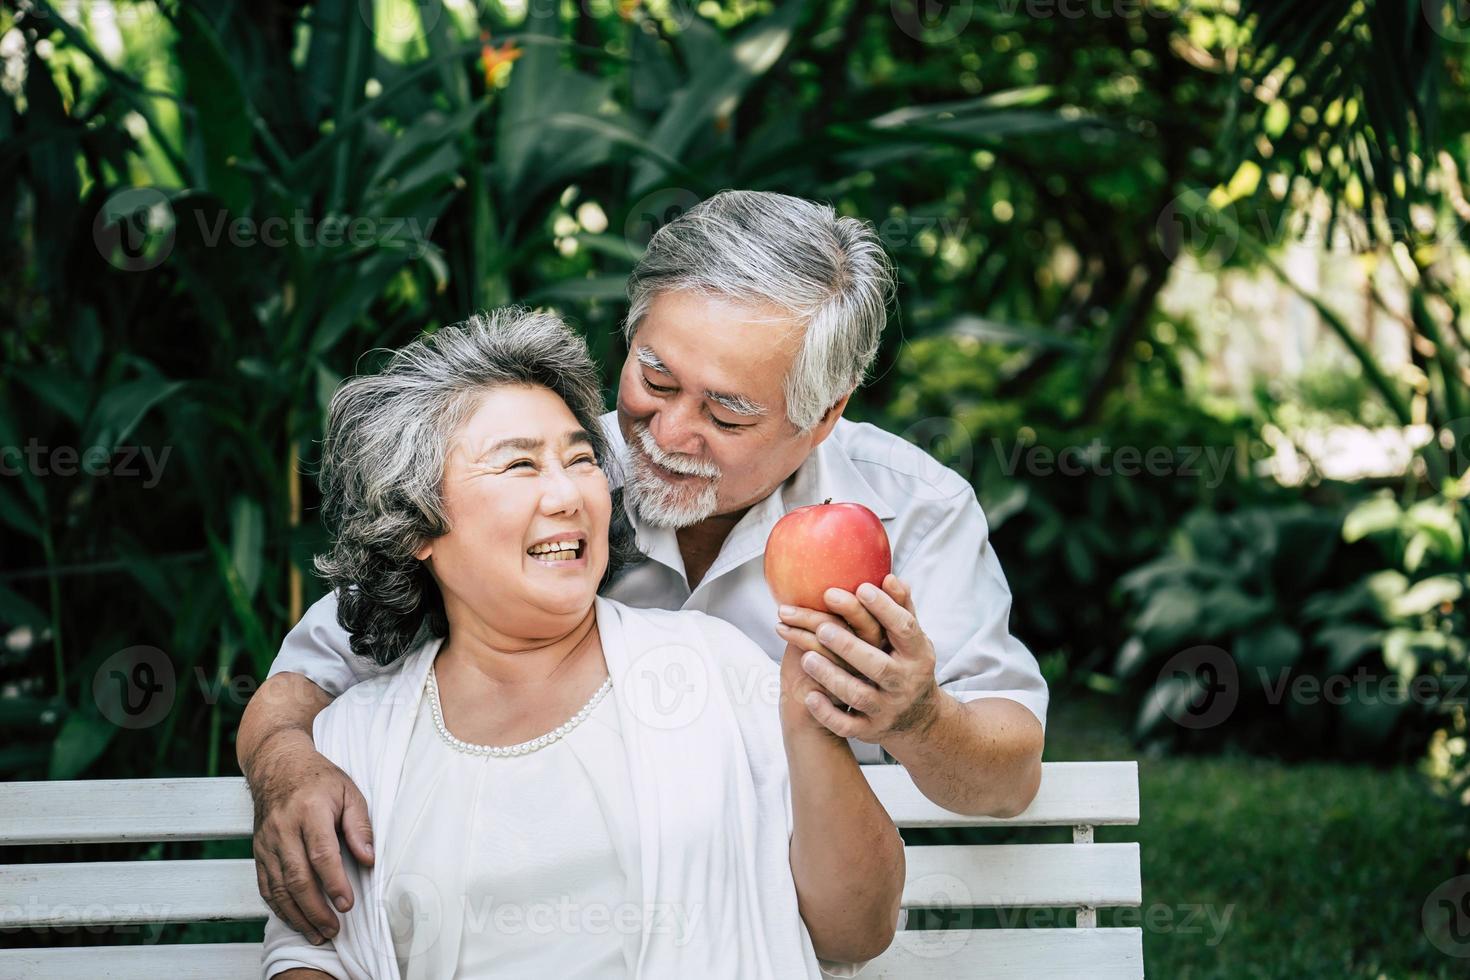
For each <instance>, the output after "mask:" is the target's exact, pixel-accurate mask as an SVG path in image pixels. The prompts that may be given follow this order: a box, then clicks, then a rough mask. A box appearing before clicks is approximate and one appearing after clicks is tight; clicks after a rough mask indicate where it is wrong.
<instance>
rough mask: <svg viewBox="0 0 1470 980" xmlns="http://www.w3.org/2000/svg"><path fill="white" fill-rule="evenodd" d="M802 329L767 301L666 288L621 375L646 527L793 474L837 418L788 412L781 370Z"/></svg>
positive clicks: (686, 522) (621, 404)
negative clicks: (810, 424)
mask: <svg viewBox="0 0 1470 980" xmlns="http://www.w3.org/2000/svg"><path fill="white" fill-rule="evenodd" d="M803 333H804V328H803V327H802V326H801V325H800V324H799V323H797V322H795V321H794V320H793V319H792V318H791V317H790V315H788V314H786V313H785V312H783V311H781V310H778V309H775V308H773V307H769V306H766V305H764V304H752V303H737V302H734V301H732V300H730V299H727V298H724V297H721V296H718V295H713V294H708V293H701V292H672V293H662V294H660V295H659V296H657V297H655V299H654V300H653V302H652V303H651V304H650V306H649V309H648V313H647V315H645V316H644V318H643V322H642V323H641V324H640V325H639V327H638V332H637V333H636V334H635V335H634V337H633V342H632V345H631V347H632V349H631V350H630V351H629V353H628V359H627V361H626V362H625V363H624V364H623V372H622V375H621V377H620V378H619V379H618V425H619V427H620V428H621V429H622V432H623V438H624V439H625V440H627V443H628V462H629V473H628V481H627V487H626V491H625V493H626V495H627V499H628V502H629V504H630V505H631V506H632V507H633V508H634V509H635V510H636V511H637V512H638V514H639V516H640V517H642V518H643V519H644V520H645V521H648V522H649V523H650V524H654V525H658V526H662V527H675V528H678V527H688V526H690V525H693V524H698V523H699V522H700V521H703V520H704V519H705V518H708V517H712V516H714V515H717V514H730V513H734V512H738V511H743V510H744V509H746V508H747V507H749V506H750V505H752V504H754V503H756V502H758V501H760V500H762V499H764V498H765V497H766V496H768V495H769V494H770V493H771V491H772V490H774V489H775V488H776V487H778V486H779V485H780V484H781V483H782V482H784V481H785V480H786V478H787V477H789V476H790V475H791V474H792V473H794V472H795V471H796V469H797V467H799V466H800V465H801V464H802V463H803V462H804V461H805V460H806V458H807V455H808V454H810V452H811V451H812V449H814V448H815V447H816V445H817V444H818V443H819V442H821V441H822V439H823V438H825V437H826V435H827V433H829V432H830V431H831V427H832V425H833V424H835V421H836V413H834V414H833V416H832V418H830V419H828V420H824V422H823V423H822V424H820V425H818V426H817V427H816V428H815V429H813V430H812V431H810V432H806V433H801V432H798V431H797V430H796V428H795V427H794V426H793V425H792V424H791V423H790V421H788V420H787V418H786V397H785V393H784V390H783V385H784V383H785V379H786V375H787V373H788V372H789V371H790V370H791V365H792V363H793V362H794V361H795V359H796V354H797V352H798V351H799V349H800V346H801V340H802V336H803Z"/></svg>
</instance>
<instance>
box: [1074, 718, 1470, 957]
mask: <svg viewBox="0 0 1470 980" xmlns="http://www.w3.org/2000/svg"><path fill="white" fill-rule="evenodd" d="M1127 724H1128V718H1127V716H1126V715H1123V714H1120V713H1119V712H1118V710H1117V709H1116V708H1115V707H1114V706H1113V704H1112V703H1111V702H1108V701H1102V700H1099V699H1098V698H1097V697H1096V696H1087V697H1083V698H1080V699H1079V698H1071V699H1069V698H1066V697H1057V698H1054V699H1053V701H1052V707H1051V712H1050V716H1049V721H1048V726H1047V727H1048V732H1047V751H1046V758H1047V760H1048V761H1063V760H1092V759H1132V758H1138V755H1139V753H1138V750H1137V749H1136V748H1135V747H1134V746H1133V745H1132V744H1131V743H1130V741H1129V740H1128V738H1127V736H1126V734H1124V733H1125V732H1126V730H1127ZM1138 768H1139V789H1140V794H1141V799H1140V803H1141V821H1140V825H1139V826H1138V827H1107V828H1100V829H1099V830H1098V834H1097V838H1098V840H1099V841H1135V840H1136V841H1138V842H1139V843H1140V845H1141V848H1142V854H1143V902H1144V907H1143V910H1142V911H1143V921H1141V922H1140V921H1139V916H1138V915H1137V914H1134V918H1133V921H1130V922H1119V923H1117V924H1126V925H1143V927H1144V958H1145V962H1146V967H1147V972H1148V975H1149V977H1151V978H1159V980H1256V978H1273V980H1274V978H1282V980H1287V978H1290V980H1301V978H1316V977H1322V978H1333V980H1337V978H1349V977H1352V978H1357V977H1362V978H1370V980H1401V978H1449V977H1457V978H1459V977H1465V976H1470V959H1463V958H1460V959H1457V958H1454V957H1451V956H1449V955H1447V954H1445V953H1443V952H1441V951H1439V950H1438V949H1436V948H1435V947H1434V945H1433V944H1431V942H1430V941H1429V939H1428V938H1427V937H1426V935H1425V933H1424V930H1423V927H1422V925H1421V915H1422V910H1423V906H1424V903H1425V900H1426V899H1427V898H1428V896H1429V894H1430V892H1432V891H1433V890H1434V889H1435V887H1436V886H1437V885H1439V884H1440V883H1441V882H1443V881H1445V880H1446V879H1448V878H1452V877H1454V876H1455V875H1456V874H1462V873H1465V872H1466V871H1467V870H1470V869H1466V868H1465V867H1463V866H1461V867H1459V868H1458V869H1457V867H1456V858H1457V856H1458V855H1462V854H1464V853H1465V849H1466V846H1467V842H1466V841H1465V840H1464V839H1463V837H1462V836H1461V835H1460V834H1458V833H1457V827H1459V826H1460V825H1459V824H1457V822H1456V819H1455V815H1454V814H1453V813H1452V812H1450V811H1449V809H1448V808H1447V807H1446V806H1445V805H1444V804H1443V803H1441V802H1440V801H1439V800H1438V799H1436V798H1435V797H1434V796H1433V795H1432V794H1431V793H1430V791H1429V789H1428V787H1427V786H1426V784H1425V782H1424V781H1423V780H1422V779H1421V778H1420V777H1419V776H1418V775H1417V774H1416V773H1415V772H1414V771H1413V770H1412V769H1409V768H1398V769H1380V768H1373V767H1369V766H1360V765H1347V764H1337V763H1312V764H1294V765H1288V764H1284V763H1280V762H1275V761H1271V760H1266V759H1259V758H1247V757H1228V756H1227V757H1213V758H1211V757H1197V756H1196V757H1187V756H1181V757H1164V758H1141V759H1139V766H1138ZM1208 913H1213V916H1214V918H1213V920H1212V919H1211V918H1210V915H1209V914H1208ZM1227 914H1228V916H1229V918H1228V920H1227V919H1226V918H1225V916H1226V915H1227ZM1150 916H1152V917H1153V918H1152V919H1151V920H1150V918H1149V917H1150ZM1099 919H1100V924H1102V925H1107V924H1110V923H1109V918H1108V914H1107V913H1103V914H1101V915H1100V916H1099ZM1191 920H1192V921H1191ZM1151 923H1152V924H1151ZM1222 925H1223V928H1222ZM1190 927H1192V928H1190Z"/></svg>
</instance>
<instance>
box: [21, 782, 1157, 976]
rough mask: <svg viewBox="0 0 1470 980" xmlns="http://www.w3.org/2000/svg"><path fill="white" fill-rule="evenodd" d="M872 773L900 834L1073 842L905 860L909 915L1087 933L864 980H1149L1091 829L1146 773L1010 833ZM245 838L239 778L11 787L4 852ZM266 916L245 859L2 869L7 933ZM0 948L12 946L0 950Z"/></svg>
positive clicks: (139, 957)
mask: <svg viewBox="0 0 1470 980" xmlns="http://www.w3.org/2000/svg"><path fill="white" fill-rule="evenodd" d="M866 772H867V775H868V780H869V782H870V783H871V784H872V785H873V788H874V789H875V790H876V792H877V794H878V796H879V798H880V799H881V800H882V801H883V804H884V805H885V806H886V807H887V808H888V812H889V813H890V814H892V816H893V818H894V822H895V823H897V824H898V826H899V827H900V828H938V827H1003V826H1060V827H1071V828H1072V843H1070V844H1068V843H1054V844H970V845H963V846H958V845H933V846H910V847H908V848H907V849H906V856H907V859H908V880H907V883H906V885H905V887H904V895H903V904H904V906H905V907H907V908H910V909H970V908H998V909H1012V910H1015V909H1052V910H1061V909H1076V910H1077V912H1076V922H1077V927H1076V928H1060V927H1056V928H994V929H946V930H938V931H936V930H911V931H905V932H901V933H900V934H899V936H898V938H897V940H895V942H894V944H893V946H892V947H891V948H890V949H889V951H888V952H887V953H885V954H884V955H883V957H882V958H881V959H879V960H877V961H876V962H874V963H873V964H871V965H870V966H869V967H868V968H867V969H866V970H864V971H863V974H862V975H863V977H864V978H871V980H948V978H954V980H959V978H965V980H1002V978H1004V980H1038V978H1045V980H1064V978H1076V980H1139V978H1141V977H1143V935H1142V930H1141V929H1139V928H1117V929H1109V928H1098V927H1097V911H1096V910H1097V909H1098V908H1100V907H1103V908H1107V907H1112V908H1136V907H1138V906H1139V905H1141V903H1142V883H1141V879H1140V871H1139V859H1138V845H1137V844H1132V843H1127V844H1099V843H1095V842H1094V841H1093V828H1094V827H1095V826H1099V825H1105V824H1136V823H1137V822H1138V767H1137V764H1136V763H1133V762H1057V763H1048V764H1046V765H1045V766H1044V771H1043V776H1042V781H1041V790H1040V792H1039V793H1038V794H1037V797H1036V800H1035V801H1034V802H1033V803H1032V804H1031V806H1030V807H1029V808H1028V809H1027V810H1026V812H1025V813H1023V814H1021V815H1020V816H1018V817H1015V818H1012V819H1006V820H1001V819H995V818H989V817H962V816H959V815H957V814H954V813H950V812H949V811H947V810H943V809H941V808H939V807H937V806H935V805H934V804H933V803H930V802H929V801H928V800H927V799H925V798H924V797H923V796H922V795H921V794H920V793H919V792H918V790H917V789H915V787H914V785H913V783H912V781H911V780H910V779H909V778H908V774H907V773H906V772H905V771H904V769H903V768H902V767H900V766H869V767H866ZM250 833H251V808H250V797H249V793H248V791H247V790H246V788H245V783H244V781H243V780H241V779H238V778H218V779H147V780H95V781H76V782H28V783H3V784H0V846H4V845H9V846H15V845H24V844H102V843H113V842H120V841H130V842H156V841H198V840H224V839H231V838H247V837H249V836H250ZM4 860H5V856H4V854H3V852H0V862H3V861H4ZM264 916H265V904H264V903H263V902H262V901H261V899H260V896H259V894H258V893H257V891H256V882H255V872H254V869H253V868H252V867H251V862H250V861H248V860H187V861H111V862H85V863H83V862H75V863H66V864H0V930H14V929H17V928H20V929H35V928H42V927H57V926H61V927H77V926H124V925H127V926H137V925H145V924H157V923H163V922H209V921H249V920H258V919H263V918H264ZM1001 921H1002V922H1003V923H1004V922H1005V921H1007V920H1006V919H1004V918H1002V920H1001ZM1053 921H1054V920H1053ZM11 934H12V935H13V934H14V933H13V932H12V933H11ZM4 935H5V933H4V932H0V937H3V936H4ZM0 945H13V943H8V942H5V941H4V940H3V939H0ZM259 976H260V945H259V944H258V943H217V944H188V945H183V944H175V945H163V944H160V945H137V946H94V947H66V948H49V949H48V948H40V949H3V950H0V980H47V978H63V977H64V978H67V980H76V978H82V977H85V978H87V980H103V978H106V980H158V978H167V980H257V978H258V977H259Z"/></svg>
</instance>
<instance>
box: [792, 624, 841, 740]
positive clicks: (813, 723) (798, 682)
mask: <svg viewBox="0 0 1470 980" xmlns="http://www.w3.org/2000/svg"><path fill="white" fill-rule="evenodd" d="M805 655H806V651H805V650H802V649H801V648H799V647H795V646H792V645H791V644H790V643H788V644H786V653H785V654H784V655H783V656H782V657H781V729H782V731H783V732H784V733H786V735H787V737H788V738H789V737H791V736H792V735H793V734H795V735H825V736H827V737H828V738H833V739H836V738H837V736H835V735H833V734H832V732H831V731H830V730H828V728H827V727H826V726H825V725H823V724H822V723H821V722H820V721H818V720H817V717H816V715H814V714H813V713H812V709H811V707H810V706H809V705H808V703H807V699H808V698H820V699H821V700H822V701H824V702H826V703H827V704H828V705H829V706H830V705H831V704H832V699H831V698H830V697H828V695H827V694H826V692H825V691H823V690H822V685H820V684H818V683H817V682H816V681H815V680H814V679H813V678H812V676H811V674H809V673H807V671H806V669H805V668H803V667H802V665H801V658H802V657H803V656H805ZM837 741H843V739H837Z"/></svg>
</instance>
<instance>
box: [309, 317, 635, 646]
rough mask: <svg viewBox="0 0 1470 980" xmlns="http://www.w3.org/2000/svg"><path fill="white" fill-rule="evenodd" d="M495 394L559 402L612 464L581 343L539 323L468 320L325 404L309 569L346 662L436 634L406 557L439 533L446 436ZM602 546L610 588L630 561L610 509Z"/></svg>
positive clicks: (436, 609) (430, 592)
mask: <svg viewBox="0 0 1470 980" xmlns="http://www.w3.org/2000/svg"><path fill="white" fill-rule="evenodd" d="M504 385H538V386H540V387H543V388H548V389H550V390H551V391H552V392H554V393H555V394H557V395H558V396H560V397H561V399H562V401H564V402H566V404H567V408H569V409H570V410H571V412H572V415H573V416H574V417H575V418H576V420H577V422H578V423H579V424H580V425H581V427H582V428H583V429H585V430H587V433H588V434H589V435H590V437H591V440H592V448H593V451H594V452H595V453H596V455H597V461H598V463H599V464H600V465H601V466H603V467H604V468H606V467H608V466H610V465H615V464H614V461H613V460H612V459H611V457H610V455H609V450H608V445H607V440H606V437H605V435H604V433H603V430H602V426H601V424H600V423H599V421H598V417H599V416H600V415H601V414H602V410H603V401H602V390H601V386H600V384H599V381H598V372H597V366H596V365H595V364H594V363H593V360H592V355H591V354H590V353H589V352H588V350H587V344H586V341H584V340H583V339H582V338H581V337H580V336H578V335H577V334H576V333H575V332H574V331H573V330H572V329H571V328H570V327H568V326H567V325H566V324H565V323H563V322H562V321H561V320H560V319H559V318H558V317H556V316H555V315H554V314H551V313H536V312H531V311H529V310H525V309H521V308H517V307H511V308H506V309H499V310H493V311H490V312H489V313H481V314H476V315H474V316H471V317H470V318H469V319H467V320H465V321H463V322H462V323H457V324H454V325H453V326H448V327H444V328H443V329H441V330H438V331H437V332H435V333H432V334H427V335H425V336H423V337H421V338H420V339H418V340H415V341H413V342H412V343H410V344H408V345H407V346H405V347H403V348H400V349H399V350H397V351H395V352H393V354H392V356H391V357H390V358H389V360H388V362H387V364H386V365H385V366H384V368H383V369H382V370H381V371H380V372H378V373H377V374H371V375H364V376H361V377H356V378H353V379H351V380H349V381H346V382H344V383H343V384H342V385H341V386H340V387H339V388H338V389H337V392H336V394H335V395H333V396H332V403H331V407H330V409H329V411H328V419H327V431H326V437H325V439H324V442H323V446H322V462H321V472H320V482H321V488H322V513H323V516H324V518H325V520H326V523H327V527H328V530H329V531H330V532H331V534H332V545H331V549H330V550H329V551H327V552H326V553H325V554H322V555H318V556H317V558H316V568H317V571H318V573H320V574H321V575H322V577H323V578H325V579H326V580H327V582H328V584H330V585H331V586H332V587H333V588H334V589H336V590H337V596H338V605H337V618H338V620H339V621H340V622H341V624H342V626H343V627H344V628H345V629H346V630H347V632H348V633H349V634H350V635H351V642H352V651H353V652H354V653H356V654H358V655H359V656H366V657H371V658H372V659H374V660H376V661H377V662H379V663H383V664H386V663H390V662H392V661H393V660H396V659H397V658H399V657H401V656H403V655H404V654H406V653H408V652H409V651H410V650H412V649H413V648H414V647H415V646H416V645H417V644H418V643H419V642H422V640H424V639H426V638H427V637H429V636H444V635H446V634H447V633H448V621H447V619H446V618H445V615H444V602H443V597H442V596H441V595H440V593H439V588H438V586H437V585H436V584H435V583H434V580H433V577H432V576H431V575H430V574H429V571H428V569H427V568H426V567H425V566H424V565H423V563H422V562H420V561H419V560H418V559H417V558H415V557H414V554H415V552H417V551H418V550H419V549H420V548H421V547H422V546H423V545H424V544H425V543H427V542H429V541H431V540H433V539H434V538H437V537H439V536H441V535H443V534H445V533H446V532H447V531H448V530H449V518H448V515H447V513H446V511H445V505H444V494H443V483H444V466H445V463H446V461H447V459H448V457H449V452H450V449H451V445H452V440H453V438H454V435H455V433H456V432H458V430H459V428H460V426H461V425H463V424H464V422H465V421H466V420H467V419H468V418H469V416H470V415H471V414H473V412H474V409H475V406H476V405H477V403H478V400H479V396H480V395H481V394H483V393H484V392H486V391H488V390H490V389H493V388H499V387H502V386H504ZM615 503H616V502H615ZM611 538H612V541H611V542H610V548H609V561H608V575H609V576H611V575H612V574H613V573H614V572H615V571H616V570H617V567H616V566H619V565H621V564H622V563H624V562H625V561H627V560H628V559H629V558H631V557H632V556H633V555H634V552H633V551H632V550H631V548H632V535H631V529H630V528H629V527H628V525H627V521H626V518H625V517H624V516H623V514H622V508H621V506H615V507H614V512H613V528H612V531H611Z"/></svg>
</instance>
